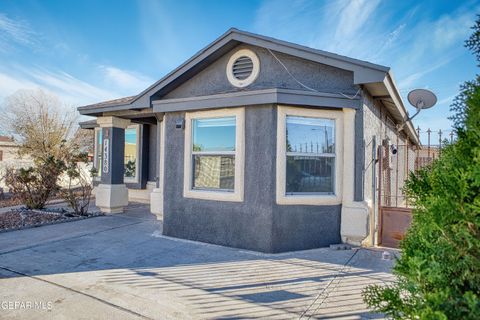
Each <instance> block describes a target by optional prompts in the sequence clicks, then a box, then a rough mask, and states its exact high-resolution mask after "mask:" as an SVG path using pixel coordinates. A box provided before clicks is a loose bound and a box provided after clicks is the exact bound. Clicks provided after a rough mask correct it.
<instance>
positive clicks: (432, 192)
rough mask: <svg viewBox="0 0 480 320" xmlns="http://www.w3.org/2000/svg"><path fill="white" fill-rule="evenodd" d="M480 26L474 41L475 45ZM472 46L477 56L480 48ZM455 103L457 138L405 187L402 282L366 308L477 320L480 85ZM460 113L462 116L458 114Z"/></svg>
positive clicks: (373, 296) (371, 296) (403, 315)
mask: <svg viewBox="0 0 480 320" xmlns="http://www.w3.org/2000/svg"><path fill="white" fill-rule="evenodd" d="M479 26H480V20H479V21H477V25H476V27H475V28H474V30H475V33H474V35H473V36H472V37H471V38H470V40H469V41H471V40H472V39H473V38H475V37H476V39H477V40H478V30H480V27H479ZM467 47H469V48H471V49H472V50H473V51H474V52H475V50H476V49H477V48H479V46H478V45H474V46H472V44H471V42H470V43H469V42H468V41H467ZM459 97H460V98H459V99H457V100H456V101H455V105H454V108H453V109H454V110H455V111H456V112H457V116H456V117H454V118H455V120H456V123H455V126H456V128H457V134H458V139H457V141H456V142H455V143H454V144H451V145H448V146H447V147H446V148H445V149H444V150H443V151H442V155H441V157H440V158H439V159H438V160H437V161H435V162H434V163H433V164H432V165H431V166H430V167H428V168H424V169H422V170H420V171H418V172H416V173H415V174H412V175H411V176H410V178H409V181H408V182H407V185H406V193H407V196H408V197H409V198H411V199H413V201H414V204H415V209H414V210H413V222H412V226H411V228H410V229H409V231H408V232H407V235H406V237H405V239H404V240H403V241H402V243H401V249H402V255H401V257H400V258H399V260H398V261H397V263H396V265H395V267H394V274H395V275H396V276H397V281H396V282H395V283H393V284H392V285H389V286H385V287H382V286H370V287H367V289H366V290H365V291H364V293H363V296H364V300H365V302H366V303H367V305H368V306H369V307H371V308H373V309H374V310H376V311H377V312H383V313H385V314H386V315H387V316H390V317H392V318H395V319H480V299H479V298H480V86H479V85H478V81H474V82H469V83H467V85H466V86H464V87H463V89H462V92H461V94H460V95H459ZM458 113H461V114H458Z"/></svg>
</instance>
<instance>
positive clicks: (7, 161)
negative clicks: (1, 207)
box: [0, 136, 32, 190]
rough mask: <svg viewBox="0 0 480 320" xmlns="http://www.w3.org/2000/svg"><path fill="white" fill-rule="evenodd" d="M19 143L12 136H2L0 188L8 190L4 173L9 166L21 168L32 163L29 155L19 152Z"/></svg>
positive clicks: (0, 140)
mask: <svg viewBox="0 0 480 320" xmlns="http://www.w3.org/2000/svg"><path fill="white" fill-rule="evenodd" d="M18 149H19V145H18V144H17V143H16V142H15V140H14V139H13V138H12V137H8V136H0V188H1V189H5V190H7V189H8V188H7V186H6V185H5V181H4V178H3V177H4V174H5V171H6V169H7V168H21V167H29V166H31V165H32V160H31V159H30V157H29V156H26V155H23V156H20V155H19V154H18Z"/></svg>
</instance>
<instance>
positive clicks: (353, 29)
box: [335, 0, 380, 39]
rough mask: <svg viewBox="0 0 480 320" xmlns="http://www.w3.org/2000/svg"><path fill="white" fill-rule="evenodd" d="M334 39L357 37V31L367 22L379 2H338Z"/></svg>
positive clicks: (376, 0) (370, 0)
mask: <svg viewBox="0 0 480 320" xmlns="http://www.w3.org/2000/svg"><path fill="white" fill-rule="evenodd" d="M339 4H340V6H341V10H340V12H339V14H338V24H337V30H336V31H335V38H336V39H350V38H352V37H355V36H357V34H358V32H359V30H360V29H361V28H362V26H364V24H365V23H366V22H367V21H368V19H369V18H370V16H371V15H372V13H373V12H374V11H375V9H376V8H377V7H378V5H379V4H380V1H379V0H352V1H343V2H339Z"/></svg>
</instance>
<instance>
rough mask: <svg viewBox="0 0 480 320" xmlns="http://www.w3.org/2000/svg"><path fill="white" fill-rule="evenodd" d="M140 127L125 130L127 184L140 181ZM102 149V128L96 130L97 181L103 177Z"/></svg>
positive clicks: (95, 165)
mask: <svg viewBox="0 0 480 320" xmlns="http://www.w3.org/2000/svg"><path fill="white" fill-rule="evenodd" d="M139 127H140V126H139V125H131V126H128V127H127V128H126V129H125V156H124V165H125V174H124V178H125V181H126V182H136V181H137V180H138V179H137V177H138V165H137V163H138V161H137V159H138V151H139V150H138V145H139ZM102 147H103V138H102V128H96V129H95V157H94V167H95V169H96V170H97V179H99V178H101V176H102V159H103V158H102V151H103V150H102V149H103V148H102Z"/></svg>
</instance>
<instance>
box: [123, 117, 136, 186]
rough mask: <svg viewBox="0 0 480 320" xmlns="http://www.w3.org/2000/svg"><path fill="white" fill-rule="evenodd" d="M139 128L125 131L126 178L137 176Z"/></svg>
mask: <svg viewBox="0 0 480 320" xmlns="http://www.w3.org/2000/svg"><path fill="white" fill-rule="evenodd" d="M137 128H138V127H137V126H135V127H128V128H127V129H125V158H124V165H125V178H136V176H137V149H138V146H137V135H138V132H137V131H138V130H137Z"/></svg>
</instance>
